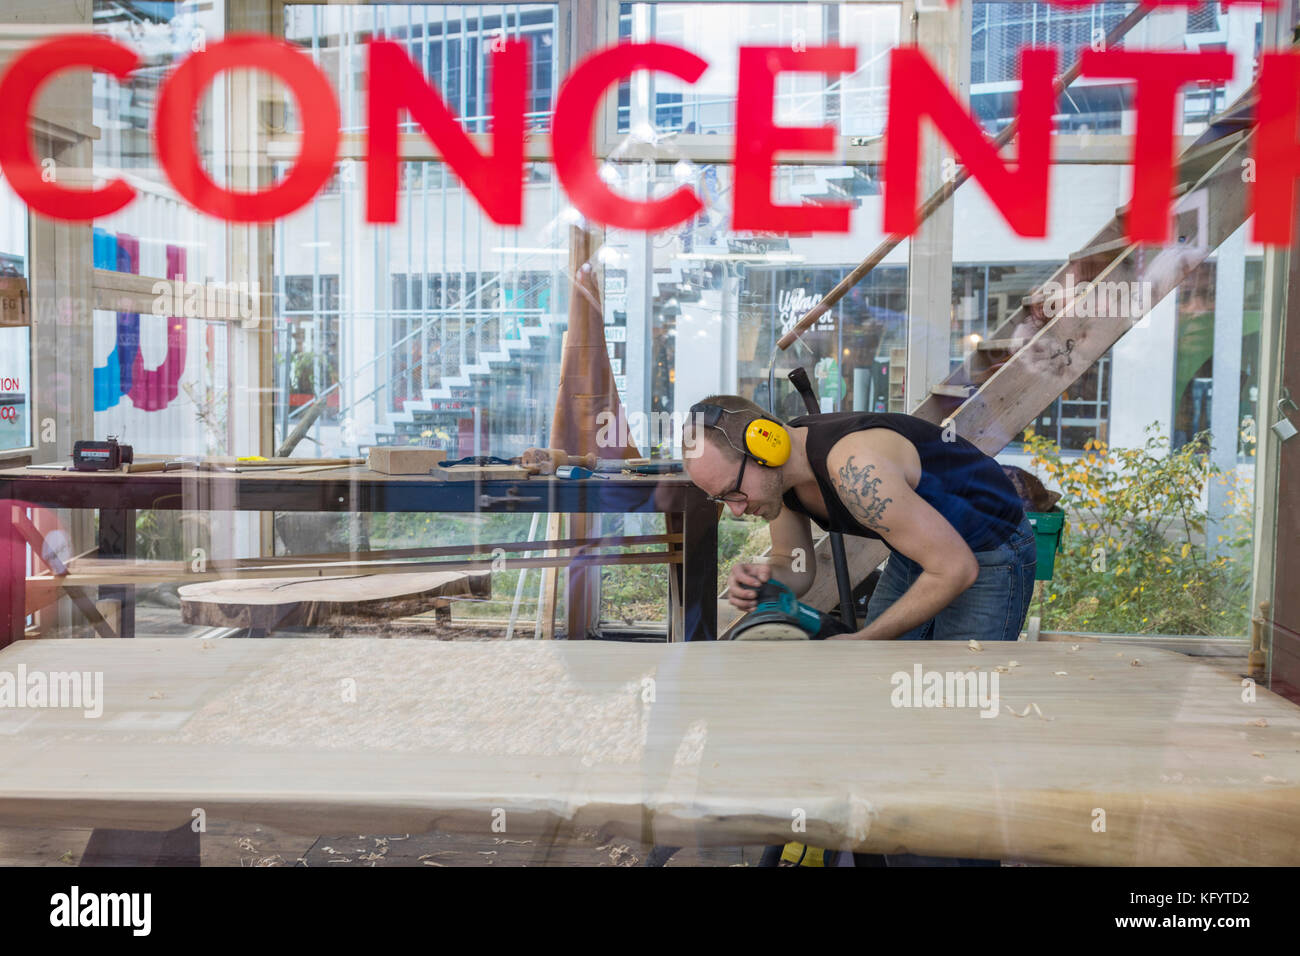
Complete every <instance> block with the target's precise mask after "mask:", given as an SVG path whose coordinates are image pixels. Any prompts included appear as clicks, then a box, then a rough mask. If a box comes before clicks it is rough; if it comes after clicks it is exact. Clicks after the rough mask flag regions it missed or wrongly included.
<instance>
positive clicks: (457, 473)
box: [429, 465, 529, 481]
mask: <svg viewBox="0 0 1300 956" xmlns="http://www.w3.org/2000/svg"><path fill="white" fill-rule="evenodd" d="M528 477H529V472H528V470H527V469H526V468H522V467H520V466H519V465H453V466H452V467H450V468H434V469H433V470H432V471H430V472H429V478H430V479H431V480H433V481H524V480H526V479H527V478H528Z"/></svg>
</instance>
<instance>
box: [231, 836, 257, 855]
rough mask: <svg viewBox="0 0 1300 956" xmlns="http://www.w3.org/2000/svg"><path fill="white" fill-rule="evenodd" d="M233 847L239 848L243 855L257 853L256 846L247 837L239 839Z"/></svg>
mask: <svg viewBox="0 0 1300 956" xmlns="http://www.w3.org/2000/svg"><path fill="white" fill-rule="evenodd" d="M235 845H236V846H237V847H239V848H240V849H241V850H243V851H244V852H245V853H256V852H257V844H255V843H254V842H253V841H252V840H250V839H249V838H248V837H240V838H239V841H238V842H237V843H236V844H235Z"/></svg>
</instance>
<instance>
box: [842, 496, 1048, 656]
mask: <svg viewBox="0 0 1300 956" xmlns="http://www.w3.org/2000/svg"><path fill="white" fill-rule="evenodd" d="M975 560H976V561H978V562H979V566H980V570H979V577H977V578H976V579H975V583H974V584H972V585H971V586H970V587H969V588H967V589H966V590H965V591H963V592H962V593H961V594H959V595H957V599H956V600H954V601H953V602H952V603H951V604H949V605H948V606H947V607H946V608H944V609H943V610H941V611H940V612H939V613H938V614H936V615H935V616H934V617H933V618H931V619H930V620H928V621H926V622H925V623H924V624H919V625H917V626H916V627H914V628H912V629H911V630H910V631H908V632H907V633H905V634H901V635H899V637H898V640H900V641H969V640H971V639H974V640H977V641H1014V640H1017V639H1018V638H1019V637H1020V628H1021V626H1022V625H1023V624H1024V623H1025V617H1026V616H1027V615H1028V614H1029V602H1030V600H1031V599H1032V598H1033V596H1034V574H1035V571H1036V570H1037V566H1038V551H1037V546H1036V545H1035V543H1034V529H1033V527H1032V526H1031V525H1030V524H1029V519H1028V518H1022V519H1021V522H1020V527H1019V528H1017V529H1016V531H1015V532H1014V533H1013V534H1012V535H1011V537H1010V538H1009V539H1007V541H1005V542H1004V543H1003V544H1002V545H1001V546H1000V547H997V548H993V549H992V550H990V551H976V552H975ZM920 575H921V566H920V565H919V564H917V563H916V562H915V561H912V560H911V559H909V558H906V557H904V556H903V555H901V554H899V553H898V552H897V551H895V552H893V553H892V554H890V556H889V560H888V562H886V564H885V570H884V571H882V572H881V575H880V581H879V583H878V584H877V585H876V590H875V592H874V593H873V594H872V595H871V600H870V602H869V603H868V604H867V621H866V623H868V624H869V623H871V622H872V621H874V620H875V619H876V618H878V617H879V616H880V615H881V614H883V613H884V612H885V609H886V608H888V607H889V606H890V605H891V604H893V603H894V602H895V601H897V600H898V599H899V598H900V597H902V596H903V592H904V591H906V590H907V589H908V588H910V587H911V586H912V583H913V582H914V581H915V580H916V579H917V578H918V577H920Z"/></svg>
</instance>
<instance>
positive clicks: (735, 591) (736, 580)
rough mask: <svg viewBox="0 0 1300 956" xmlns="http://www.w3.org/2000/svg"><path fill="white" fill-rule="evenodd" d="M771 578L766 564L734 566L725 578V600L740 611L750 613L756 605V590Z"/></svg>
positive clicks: (770, 572)
mask: <svg viewBox="0 0 1300 956" xmlns="http://www.w3.org/2000/svg"><path fill="white" fill-rule="evenodd" d="M771 576H772V568H771V567H770V566H769V565H766V564H736V565H734V566H733V567H732V569H731V574H729V575H728V576H727V600H728V601H730V602H731V606H732V607H735V608H739V609H740V610H742V611H752V610H754V607H755V605H756V604H757V603H758V589H759V587H761V586H762V584H763V582H764V581H766V580H767V579H768V578H770V577H771Z"/></svg>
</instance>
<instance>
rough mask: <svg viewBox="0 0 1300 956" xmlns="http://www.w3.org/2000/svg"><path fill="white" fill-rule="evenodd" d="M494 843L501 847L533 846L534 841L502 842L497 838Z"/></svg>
mask: <svg viewBox="0 0 1300 956" xmlns="http://www.w3.org/2000/svg"><path fill="white" fill-rule="evenodd" d="M492 842H493V843H496V844H498V845H499V846H531V845H532V843H533V841H532V840H500V839H496V838H493V840H492Z"/></svg>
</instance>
